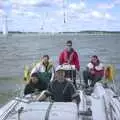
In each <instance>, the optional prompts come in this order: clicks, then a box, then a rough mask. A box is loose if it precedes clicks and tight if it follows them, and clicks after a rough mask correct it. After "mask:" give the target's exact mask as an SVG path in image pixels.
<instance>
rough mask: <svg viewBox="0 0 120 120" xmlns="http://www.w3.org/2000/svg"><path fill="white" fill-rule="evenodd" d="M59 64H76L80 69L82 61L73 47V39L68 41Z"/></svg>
mask: <svg viewBox="0 0 120 120" xmlns="http://www.w3.org/2000/svg"><path fill="white" fill-rule="evenodd" d="M59 64H60V65H62V64H70V65H75V68H76V69H77V70H78V71H79V70H80V63H79V58H78V54H77V52H76V51H75V50H74V49H73V48H72V41H71V40H69V41H67V42H66V49H64V50H63V51H62V52H61V54H60V56H59Z"/></svg>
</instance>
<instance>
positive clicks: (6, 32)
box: [2, 15, 8, 36]
mask: <svg viewBox="0 0 120 120" xmlns="http://www.w3.org/2000/svg"><path fill="white" fill-rule="evenodd" d="M2 18H3V20H2V22H3V31H2V32H3V35H5V36H7V35H8V24H7V16H6V15H3V17H2Z"/></svg>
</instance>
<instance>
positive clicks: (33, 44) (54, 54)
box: [0, 34, 120, 105]
mask: <svg viewBox="0 0 120 120" xmlns="http://www.w3.org/2000/svg"><path fill="white" fill-rule="evenodd" d="M119 39H120V34H109V35H89V34H63V35H60V34H59V35H58V34H57V35H31V34H30V35H12V36H8V39H6V38H4V37H3V36H2V35H1V36H0V104H1V105H2V104H4V103H5V102H6V101H7V100H8V99H10V98H11V97H12V96H14V95H16V93H17V92H18V90H19V88H21V87H22V79H23V68H24V65H25V64H31V63H33V62H34V61H36V60H38V59H39V58H40V56H42V55H43V54H49V55H50V57H51V59H52V60H53V61H54V63H55V64H57V62H58V55H59V53H60V51H61V50H62V49H63V48H64V45H65V41H66V40H73V46H74V48H75V49H76V50H77V51H78V52H79V56H80V61H81V68H82V69H83V68H84V67H85V65H86V64H87V62H88V61H89V59H90V56H91V55H94V54H96V55H98V56H100V59H101V60H102V62H103V63H104V64H109V63H110V64H114V65H115V67H116V80H117V82H118V83H119V78H120V75H119V74H120V40H119ZM117 85H118V84H117Z"/></svg>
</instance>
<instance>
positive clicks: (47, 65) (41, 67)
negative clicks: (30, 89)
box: [31, 55, 55, 81]
mask: <svg viewBox="0 0 120 120" xmlns="http://www.w3.org/2000/svg"><path fill="white" fill-rule="evenodd" d="M54 71H55V70H54V66H53V64H52V63H51V62H50V61H49V56H48V55H44V56H43V57H42V60H40V62H39V63H38V64H36V65H35V67H34V68H33V69H32V71H31V75H32V74H33V73H43V74H44V73H51V76H50V80H49V81H52V80H53V78H54ZM41 75H42V74H41ZM45 75H46V74H45ZM43 76H44V75H43ZM43 76H42V78H43Z"/></svg>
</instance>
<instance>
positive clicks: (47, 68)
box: [45, 62, 53, 72]
mask: <svg viewBox="0 0 120 120" xmlns="http://www.w3.org/2000/svg"><path fill="white" fill-rule="evenodd" d="M52 67H53V64H52V63H51V62H49V63H48V65H47V66H46V68H45V72H49V71H50V69H51V68H52Z"/></svg>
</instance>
